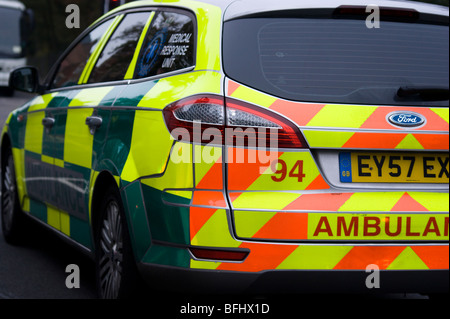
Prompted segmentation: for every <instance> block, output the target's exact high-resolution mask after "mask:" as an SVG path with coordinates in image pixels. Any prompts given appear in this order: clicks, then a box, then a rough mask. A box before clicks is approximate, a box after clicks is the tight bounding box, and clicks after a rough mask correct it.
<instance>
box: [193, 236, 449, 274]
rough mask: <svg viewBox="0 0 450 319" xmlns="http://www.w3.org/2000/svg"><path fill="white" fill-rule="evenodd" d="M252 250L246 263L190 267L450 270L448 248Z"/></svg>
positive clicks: (262, 247) (272, 247)
mask: <svg viewBox="0 0 450 319" xmlns="http://www.w3.org/2000/svg"><path fill="white" fill-rule="evenodd" d="M239 248H248V249H250V254H249V256H248V257H247V259H246V260H245V261H244V262H243V263H211V262H206V261H205V262H202V261H196V262H191V268H198V269H217V270H229V271H240V272H260V271H265V270H273V269H278V270H363V271H365V270H366V268H367V266H369V265H372V264H375V265H377V266H378V267H379V268H380V269H381V270H414V269H435V270H447V269H448V268H449V250H448V245H424V246H347V245H346V246H327V245H320V246H319V245H312V246H309V245H276V244H264V243H243V244H242V245H240V247H239Z"/></svg>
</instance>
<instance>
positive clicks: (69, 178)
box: [54, 12, 152, 247]
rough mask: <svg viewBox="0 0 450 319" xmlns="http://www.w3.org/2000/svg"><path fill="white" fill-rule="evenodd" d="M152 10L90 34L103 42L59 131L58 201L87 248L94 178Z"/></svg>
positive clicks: (92, 53) (71, 228)
mask: <svg viewBox="0 0 450 319" xmlns="http://www.w3.org/2000/svg"><path fill="white" fill-rule="evenodd" d="M151 14H152V13H151V12H135V13H128V14H126V15H118V16H116V17H115V18H113V19H111V20H108V21H106V22H104V23H102V24H100V25H99V26H98V27H96V28H95V29H94V30H93V31H92V32H91V33H92V34H93V35H92V36H91V35H88V37H92V38H94V36H96V37H97V38H98V39H99V40H98V45H96V46H95V47H92V48H91V50H90V56H89V59H88V61H87V63H86V65H85V67H84V69H83V70H82V73H81V75H80V76H79V78H78V79H77V85H76V86H74V87H73V88H72V89H71V92H70V96H69V97H68V100H67V103H65V105H64V107H61V108H60V113H59V115H58V117H57V123H56V124H57V125H55V130H57V131H58V132H59V133H60V134H59V135H58V138H57V146H58V145H59V146H60V147H57V150H58V151H59V153H58V155H59V161H57V162H56V163H55V172H56V174H57V177H56V185H57V186H56V189H55V190H56V194H57V198H58V199H59V200H58V202H57V203H56V205H57V207H58V208H59V210H60V211H61V214H64V216H67V225H68V226H69V231H70V236H71V237H72V238H73V239H75V240H77V241H78V242H80V243H82V244H83V245H85V246H86V247H90V246H92V242H91V238H90V234H91V233H90V224H89V216H90V208H89V198H90V197H89V194H90V191H91V189H90V181H91V178H92V176H93V173H94V170H95V167H96V166H97V159H98V157H99V155H100V153H101V152H102V151H103V148H104V146H105V143H106V138H107V132H108V127H109V122H110V120H111V107H112V105H113V103H114V101H115V100H116V98H117V96H118V95H119V94H120V92H122V91H123V90H124V88H125V87H126V85H127V81H126V79H125V78H126V75H127V71H128V68H129V66H130V64H132V60H133V56H134V52H135V49H136V46H137V43H138V40H139V38H140V35H141V32H142V30H143V28H144V26H145V25H146V24H147V22H148V21H149V19H150V17H151ZM82 42H83V41H82ZM74 50H75V51H76V48H75V49H74ZM75 51H74V54H76V52H75ZM69 57H70V54H69ZM63 64H64V61H63V63H62V65H63ZM60 73H64V68H61V69H60V70H59V73H57V74H56V77H55V82H54V83H55V86H57V83H58V76H59V74H60ZM58 119H59V121H58ZM58 143H59V144H58ZM58 164H59V165H58Z"/></svg>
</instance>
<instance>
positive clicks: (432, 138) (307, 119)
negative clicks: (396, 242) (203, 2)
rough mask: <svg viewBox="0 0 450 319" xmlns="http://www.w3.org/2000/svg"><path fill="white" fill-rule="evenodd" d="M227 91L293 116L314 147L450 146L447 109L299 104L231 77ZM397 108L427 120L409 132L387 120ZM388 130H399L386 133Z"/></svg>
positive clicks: (233, 95) (414, 148)
mask: <svg viewBox="0 0 450 319" xmlns="http://www.w3.org/2000/svg"><path fill="white" fill-rule="evenodd" d="M227 93H228V96H230V97H233V98H236V99H240V100H245V101H247V102H250V103H253V104H256V105H259V106H262V107H266V108H269V109H271V110H273V111H276V112H278V113H281V114H283V115H285V116H286V117H288V118H290V119H291V120H292V121H294V122H295V123H296V124H297V125H299V126H300V127H301V128H302V131H303V133H304V135H305V137H306V139H307V141H308V143H309V145H310V147H312V148H346V149H361V148H365V149H367V148H370V149H404V150H423V149H424V150H444V151H445V150H448V149H449V138H448V129H449V109H448V108H420V109H418V108H408V107H391V106H378V107H377V106H364V105H335V104H317V103H316V104H313V103H298V102H291V101H286V100H282V99H278V98H275V97H272V96H270V95H267V94H264V93H262V92H259V91H256V90H253V89H251V88H248V87H246V86H243V85H240V84H238V83H235V82H233V81H231V80H229V81H228V90H227ZM398 111H413V112H416V113H421V114H422V115H423V116H424V117H425V118H426V119H427V122H426V124H425V125H424V126H422V127H419V128H414V130H412V131H409V132H406V131H405V130H404V129H403V128H399V127H396V126H393V125H391V124H389V123H388V121H387V120H386V118H387V117H388V115H389V114H391V113H393V112H398ZM329 129H333V131H330V130H329ZM361 130H366V131H361ZM371 130H372V131H373V130H376V131H379V132H370V131H371ZM386 130H389V131H394V132H395V131H398V133H391V132H383V131H386Z"/></svg>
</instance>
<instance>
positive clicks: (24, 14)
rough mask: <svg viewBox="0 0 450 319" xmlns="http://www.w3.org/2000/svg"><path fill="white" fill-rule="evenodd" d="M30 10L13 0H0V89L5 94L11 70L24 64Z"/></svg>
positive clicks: (30, 15) (7, 92)
mask: <svg viewBox="0 0 450 319" xmlns="http://www.w3.org/2000/svg"><path fill="white" fill-rule="evenodd" d="M32 19H33V17H32V12H31V10H27V9H26V7H25V5H24V4H23V3H21V2H19V1H15V0H0V89H1V91H2V92H5V93H6V94H7V95H12V94H13V91H12V89H10V88H9V87H8V85H9V74H10V72H11V71H12V70H14V69H16V68H19V67H22V66H25V65H26V64H27V59H26V52H25V49H26V43H27V38H28V35H29V33H30V32H31V25H32Z"/></svg>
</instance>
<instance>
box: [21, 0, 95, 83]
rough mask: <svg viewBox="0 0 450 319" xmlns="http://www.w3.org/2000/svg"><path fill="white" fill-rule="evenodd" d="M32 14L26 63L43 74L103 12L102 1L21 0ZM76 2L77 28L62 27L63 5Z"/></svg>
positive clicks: (63, 23) (65, 15)
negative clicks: (77, 11) (78, 15)
mask: <svg viewBox="0 0 450 319" xmlns="http://www.w3.org/2000/svg"><path fill="white" fill-rule="evenodd" d="M21 1H22V2H23V3H24V4H25V5H26V6H27V8H29V9H32V10H33V12H34V17H35V28H34V30H33V33H32V35H31V43H30V46H31V48H30V50H29V52H30V55H29V56H28V64H30V65H34V66H36V67H37V68H38V69H39V72H40V75H41V77H42V78H44V77H45V76H46V75H47V73H48V72H49V71H50V68H51V67H52V66H53V64H54V63H55V62H56V60H57V59H58V58H59V56H60V55H61V54H62V53H63V52H64V50H65V49H66V48H67V47H68V46H69V45H70V43H72V41H73V40H75V38H76V37H77V36H78V35H79V34H80V33H81V32H83V30H84V29H86V28H87V27H88V26H89V25H90V24H91V23H92V22H94V21H95V20H96V19H98V18H99V17H100V16H101V15H102V14H103V5H102V1H97V0H94V1H93V0H21ZM69 4H76V5H78V6H79V8H80V28H79V29H75V28H74V29H69V28H67V27H66V17H67V16H68V15H69V14H68V13H66V7H67V6H68V5H69Z"/></svg>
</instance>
